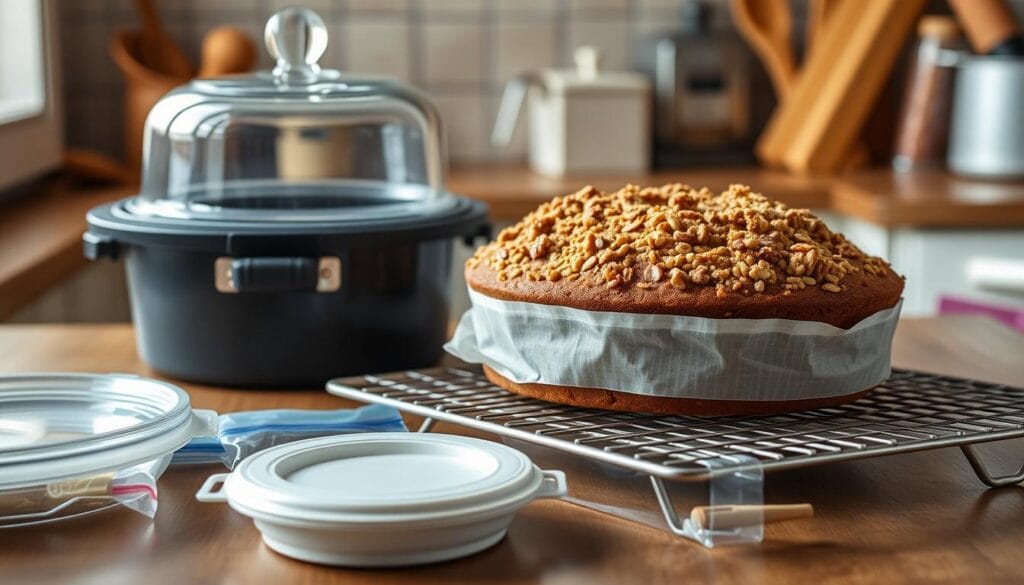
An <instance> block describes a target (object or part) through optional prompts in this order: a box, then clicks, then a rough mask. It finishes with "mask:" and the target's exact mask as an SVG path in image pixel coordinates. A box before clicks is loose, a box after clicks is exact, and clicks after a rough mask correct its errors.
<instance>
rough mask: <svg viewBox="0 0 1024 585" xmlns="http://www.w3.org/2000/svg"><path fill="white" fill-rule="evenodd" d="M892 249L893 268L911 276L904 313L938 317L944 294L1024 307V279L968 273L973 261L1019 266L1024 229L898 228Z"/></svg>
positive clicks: (988, 267) (988, 266) (975, 263)
mask: <svg viewBox="0 0 1024 585" xmlns="http://www.w3.org/2000/svg"><path fill="white" fill-rule="evenodd" d="M890 250H891V255H892V258H891V262H892V265H893V268H895V269H896V270H897V271H898V272H900V273H901V274H903V275H905V276H906V277H907V285H906V291H905V292H904V299H905V300H904V305H903V314H904V315H908V316H909V315H934V314H935V313H937V312H938V308H939V299H940V298H941V297H942V296H944V295H946V296H955V297H960V298H965V299H970V300H976V301H982V302H987V303H991V304H993V305H999V306H1006V307H1022V308H1024V283H1020V287H1019V288H1016V287H1015V286H1014V285H1013V284H1012V282H1004V283H1002V284H999V285H997V283H995V281H994V279H991V278H979V277H978V274H977V270H976V271H975V274H974V276H973V277H971V276H969V274H968V272H969V267H971V266H972V265H973V266H974V267H975V268H977V267H978V266H979V265H986V266H985V269H986V270H991V267H993V266H1004V267H1005V271H1006V272H1009V271H1012V270H1015V269H1016V267H1019V266H1020V265H1021V263H1024V230H1020V229H1014V230H994V229H993V230H916V229H897V230H894V231H893V233H892V244H891V246H890ZM1007 280H1008V281H1011V280H1012V279H1007Z"/></svg>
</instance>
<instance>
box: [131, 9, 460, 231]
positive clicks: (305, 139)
mask: <svg viewBox="0 0 1024 585" xmlns="http://www.w3.org/2000/svg"><path fill="white" fill-rule="evenodd" d="M264 36H265V41H266V45H267V49H268V51H269V52H270V54H271V56H272V57H273V58H274V59H275V60H276V66H275V67H274V69H273V70H272V71H261V72H258V73H255V74H251V75H241V76H233V77H225V78H217V79H197V80H194V81H192V82H190V83H188V84H186V85H184V86H181V87H178V88H176V89H174V90H172V91H171V92H169V93H168V94H167V95H165V96H164V97H163V98H162V99H161V100H160V101H159V102H158V103H157V104H156V105H155V106H154V107H153V109H152V110H151V111H150V113H149V116H148V118H147V119H146V128H145V136H144V146H143V150H144V153H143V168H142V189H141V192H140V193H139V195H138V196H137V197H135V198H134V199H132V200H130V201H129V202H128V203H127V204H126V205H125V211H127V212H128V213H130V214H131V215H133V216H136V217H139V216H143V217H153V218H162V219H170V220H176V219H185V220H219V221H225V220H227V221H246V222H260V221H281V220H287V221H321V222H322V221H335V220H338V221H348V220H352V221H359V220H366V219H386V218H390V217H415V216H420V215H433V214H435V213H443V212H444V211H445V210H447V209H450V208H451V207H452V206H453V205H454V204H455V202H456V200H457V198H455V197H452V196H450V195H449V194H448V193H447V192H446V190H445V187H444V178H443V175H444V169H445V152H444V140H443V136H442V131H441V126H440V121H439V118H438V115H437V111H436V110H435V109H434V107H433V105H432V104H431V103H430V102H429V100H427V98H426V97H425V96H424V95H423V94H422V93H420V92H419V91H417V90H415V89H413V88H411V87H409V86H407V85H404V84H402V83H400V82H398V81H395V80H392V79H388V78H382V77H367V76H349V75H345V74H342V73H340V72H338V71H334V70H325V69H321V68H320V66H319V65H317V61H318V60H319V58H320V56H321V55H323V53H324V51H325V49H326V47H327V28H326V27H325V26H324V23H323V20H321V18H320V17H319V16H318V15H317V14H316V13H314V12H313V11H311V10H308V9H304V8H285V9H283V10H281V11H279V12H277V13H275V14H274V15H273V16H272V17H271V18H270V19H269V21H268V22H267V25H266V29H265V35H264Z"/></svg>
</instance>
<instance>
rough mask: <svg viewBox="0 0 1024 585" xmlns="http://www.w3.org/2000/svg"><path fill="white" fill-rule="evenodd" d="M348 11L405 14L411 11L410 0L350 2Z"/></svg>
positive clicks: (358, 0) (363, 0) (351, 0)
mask: <svg viewBox="0 0 1024 585" xmlns="http://www.w3.org/2000/svg"><path fill="white" fill-rule="evenodd" d="M348 9H349V10H351V11H353V12H404V11H406V10H408V9H409V0H348Z"/></svg>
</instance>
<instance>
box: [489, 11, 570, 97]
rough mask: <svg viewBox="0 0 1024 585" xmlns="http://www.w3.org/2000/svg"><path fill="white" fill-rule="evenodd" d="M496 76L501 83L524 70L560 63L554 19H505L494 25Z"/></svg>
mask: <svg viewBox="0 0 1024 585" xmlns="http://www.w3.org/2000/svg"><path fill="white" fill-rule="evenodd" d="M494 42H495V56H496V62H495V71H494V75H495V80H496V81H497V82H498V83H499V84H504V83H506V82H507V81H508V80H509V79H512V78H513V77H514V76H516V75H518V74H520V73H522V72H524V71H531V70H535V69H542V68H544V67H553V66H555V65H556V64H557V63H558V48H557V46H556V43H555V26H554V24H553V23H551V22H545V21H539V22H502V23H498V24H497V25H496V26H495V31H494Z"/></svg>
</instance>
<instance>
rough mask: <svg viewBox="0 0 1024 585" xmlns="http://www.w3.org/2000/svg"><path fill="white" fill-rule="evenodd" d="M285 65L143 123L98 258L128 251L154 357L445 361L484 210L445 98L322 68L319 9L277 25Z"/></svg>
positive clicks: (206, 83)
mask: <svg viewBox="0 0 1024 585" xmlns="http://www.w3.org/2000/svg"><path fill="white" fill-rule="evenodd" d="M266 40H267V46H268V48H269V50H270V52H271V54H272V55H273V56H274V57H275V58H276V60H277V66H276V67H275V68H274V70H273V71H269V72H260V73H257V74H254V75H249V76H240V77H231V78H222V79H200V80H196V81H193V82H191V83H189V84H187V85H184V86H182V87H179V88H177V89H175V90H173V91H171V92H170V93H168V94H167V95H166V96H164V97H163V98H162V99H161V100H160V102H159V103H157V104H156V106H154V108H153V110H152V111H151V112H150V114H149V117H148V118H147V120H146V135H145V146H144V150H145V152H144V155H143V160H144V163H143V169H142V170H143V173H142V175H143V180H142V187H141V192H140V193H139V194H138V195H137V196H136V197H133V198H129V199H125V200H122V201H116V202H113V203H109V204H106V205H102V206H100V207H97V208H95V209H93V210H92V211H90V212H89V214H88V217H87V220H88V224H89V228H88V231H87V232H86V233H85V235H84V244H85V254H86V256H87V257H88V258H90V259H93V260H95V259H98V258H101V257H107V258H111V259H115V260H117V259H122V258H123V259H124V260H125V263H126V269H127V273H128V285H129V289H130V296H131V303H132V316H133V320H134V322H135V325H136V334H137V338H138V349H139V353H140V355H141V357H142V359H143V360H145V361H146V362H147V363H148V364H150V365H151V366H152V367H153V368H154V369H156V370H158V371H160V372H163V373H166V374H168V375H171V376H174V377H177V378H181V379H184V380H189V381H194V382H202V383H208V384H218V385H229V386H272V387H285V386H310V385H321V384H323V383H324V382H325V381H326V380H327V379H329V378H331V377H334V376H341V375H349V374H357V373H367V372H375V371H389V370H395V369H402V368H415V367H422V366H426V365H430V364H432V363H435V362H436V361H437V360H438V359H439V357H440V354H441V345H442V344H443V342H444V340H445V337H446V332H447V326H448V301H449V293H450V291H449V287H450V285H449V280H450V276H451V270H452V243H453V240H454V239H455V238H457V237H462V238H470V239H472V238H473V237H475V236H477V235H481V234H484V233H486V229H487V226H486V219H485V216H486V208H485V206H484V205H482V204H481V203H479V202H474V201H470V200H467V199H463V198H459V197H455V196H453V195H451V194H449V193H448V192H447V191H446V190H445V188H444V182H443V175H444V169H445V156H444V141H443V137H442V132H441V127H440V125H439V119H438V115H437V112H436V110H435V109H434V107H433V106H432V105H431V104H430V102H429V101H428V100H427V99H426V98H425V97H424V96H423V95H422V94H421V93H420V92H418V91H416V90H414V89H412V88H410V87H408V86H405V85H402V84H400V83H398V82H396V81H394V80H390V79H385V78H366V77H354V76H349V75H342V74H340V73H339V72H337V71H329V70H322V69H320V67H318V66H317V65H316V62H317V60H318V59H319V57H320V56H321V55H322V54H323V52H324V49H325V48H326V45H327V32H326V28H325V27H324V24H323V21H322V20H321V19H320V18H319V17H318V16H317V15H316V14H315V13H313V12H311V11H309V10H305V9H300V8H287V9H284V10H282V11H280V12H278V13H277V14H275V15H274V16H273V17H272V18H271V19H270V21H269V22H268V23H267V28H266Z"/></svg>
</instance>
